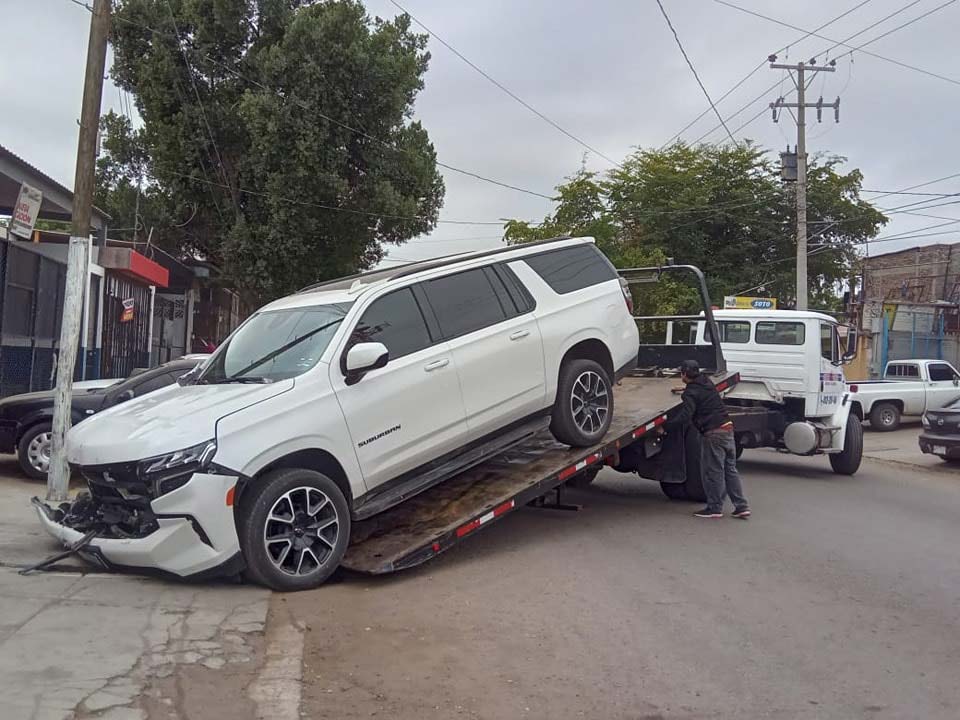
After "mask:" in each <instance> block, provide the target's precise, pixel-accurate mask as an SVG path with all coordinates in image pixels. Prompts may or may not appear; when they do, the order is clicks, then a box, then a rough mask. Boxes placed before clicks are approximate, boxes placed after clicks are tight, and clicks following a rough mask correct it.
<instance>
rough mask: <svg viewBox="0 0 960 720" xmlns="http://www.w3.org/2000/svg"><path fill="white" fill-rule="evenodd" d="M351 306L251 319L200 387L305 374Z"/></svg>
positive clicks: (212, 364)
mask: <svg viewBox="0 0 960 720" xmlns="http://www.w3.org/2000/svg"><path fill="white" fill-rule="evenodd" d="M351 304H352V303H336V304H331V305H313V306H311V307H300V308H290V309H288V310H269V311H266V312H260V313H257V314H256V315H253V316H252V317H251V318H250V319H249V320H247V321H246V322H245V323H244V324H243V325H241V326H240V328H239V329H238V330H237V331H236V332H235V333H234V334H233V335H232V336H230V338H228V339H227V341H226V342H225V343H224V344H223V345H222V346H221V347H220V348H219V349H218V350H217V352H216V354H215V355H214V356H213V358H211V360H210V363H209V364H208V365H207V368H206V369H205V370H204V371H203V374H202V375H200V376H199V377H198V378H197V382H198V383H200V384H205V383H209V384H218V383H229V382H238V383H239V382H251V383H255V382H273V381H275V380H285V379H287V378H292V377H296V376H297V375H301V374H302V373H305V372H306V371H307V370H309V369H310V368H312V367H313V366H314V365H316V364H317V361H318V360H320V356H321V355H322V354H323V351H324V350H326V349H327V345H328V344H329V343H330V340H331V339H332V338H333V335H334V333H335V332H336V331H337V327H338V326H339V325H340V323H341V322H343V318H344V317H345V316H346V314H347V310H348V309H349V308H350V305H351Z"/></svg>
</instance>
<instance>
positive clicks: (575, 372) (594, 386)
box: [550, 360, 613, 447]
mask: <svg viewBox="0 0 960 720" xmlns="http://www.w3.org/2000/svg"><path fill="white" fill-rule="evenodd" d="M612 420H613V386H612V385H611V383H610V378H609V377H608V376H607V371H606V370H604V369H603V368H602V367H600V365H599V364H598V363H595V362H594V361H593V360H571V361H569V362H567V363H564V365H563V367H561V368H560V384H559V385H558V387H557V399H556V402H555V403H554V406H553V413H552V417H551V420H550V431H551V432H552V433H553V436H554V437H555V438H556V439H557V440H559V441H560V442H562V443H564V444H566V445H571V446H573V447H590V446H591V445H593V444H594V443H596V442H597V441H598V440H600V439H601V438H602V437H603V436H604V435H606V434H607V430H609V429H610V422H611V421H612Z"/></svg>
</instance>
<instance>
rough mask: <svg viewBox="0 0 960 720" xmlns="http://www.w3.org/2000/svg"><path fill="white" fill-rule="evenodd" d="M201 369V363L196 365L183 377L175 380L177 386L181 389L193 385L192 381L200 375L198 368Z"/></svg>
mask: <svg viewBox="0 0 960 720" xmlns="http://www.w3.org/2000/svg"><path fill="white" fill-rule="evenodd" d="M201 367H203V363H202V362H200V363H197V364H196V365H195V366H194V367H193V369H192V370H188V371H187V372H185V373H184V374H183V375H181V376H180V377H178V378H177V385H179V386H180V387H183V386H184V385H193V381H194V379H196V377H197V375H199V374H200V368H201Z"/></svg>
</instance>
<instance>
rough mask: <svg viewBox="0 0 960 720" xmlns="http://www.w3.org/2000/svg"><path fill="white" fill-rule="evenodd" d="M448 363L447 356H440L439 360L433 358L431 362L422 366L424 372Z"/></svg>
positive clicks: (443, 366) (442, 366) (437, 368)
mask: <svg viewBox="0 0 960 720" xmlns="http://www.w3.org/2000/svg"><path fill="white" fill-rule="evenodd" d="M449 364H450V360H449V359H448V358H441V359H440V360H434V361H433V362H428V363H427V364H426V365H424V366H423V369H424V371H425V372H433V371H434V370H439V369H440V368H445V367H446V366H447V365H449Z"/></svg>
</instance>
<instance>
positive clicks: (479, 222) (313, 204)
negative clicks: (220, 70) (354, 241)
mask: <svg viewBox="0 0 960 720" xmlns="http://www.w3.org/2000/svg"><path fill="white" fill-rule="evenodd" d="M166 172H167V173H169V174H170V175H175V176H177V177H180V178H183V179H185V180H190V181H192V182H197V183H201V184H206V185H213V186H216V187H222V188H225V187H227V186H226V185H224V184H223V183H218V182H215V181H213V180H209V179H205V178H199V177H196V176H195V175H186V174H184V173H178V172H175V171H173V170H167V171H166ZM237 192H238V193H241V194H243V195H251V196H254V197H262V198H267V199H268V200H274V201H277V202H285V203H290V204H291V205H303V206H305V207H314V208H320V209H321V210H332V211H334V212H342V213H348V214H351V215H363V216H365V217H373V218H380V219H384V220H425V221H427V222H433V220H432V218H430V217H427V216H426V215H393V214H389V213H375V212H370V211H368V210H355V209H353V208H345V207H338V206H336V205H325V204H323V203H317V202H309V201H307V200H296V199H293V198H287V197H283V196H281V195H273V194H271V193H265V192H258V191H257V190H250V189H247V188H242V187H238V188H237ZM436 222H437V223H444V224H446V225H498V226H502V225H503V224H504V223H503V221H502V220H437V221H436ZM530 224H531V225H537V224H538V223H530Z"/></svg>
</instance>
